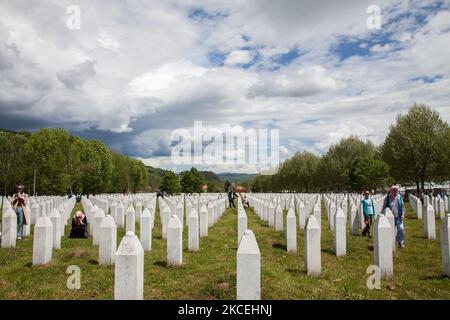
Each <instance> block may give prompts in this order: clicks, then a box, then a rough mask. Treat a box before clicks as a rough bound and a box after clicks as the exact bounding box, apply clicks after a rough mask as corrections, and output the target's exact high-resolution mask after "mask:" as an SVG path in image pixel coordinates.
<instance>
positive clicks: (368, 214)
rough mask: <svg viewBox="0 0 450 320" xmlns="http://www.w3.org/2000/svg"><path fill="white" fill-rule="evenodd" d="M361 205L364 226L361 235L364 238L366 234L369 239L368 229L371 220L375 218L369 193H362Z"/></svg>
mask: <svg viewBox="0 0 450 320" xmlns="http://www.w3.org/2000/svg"><path fill="white" fill-rule="evenodd" d="M361 203H362V206H363V215H364V223H365V224H366V226H365V227H364V230H363V232H362V235H363V236H365V235H366V234H367V236H368V237H369V238H371V237H372V236H371V235H370V228H371V226H372V223H373V218H374V217H375V205H374V203H373V200H372V199H371V198H370V192H369V191H364V199H362V200H361Z"/></svg>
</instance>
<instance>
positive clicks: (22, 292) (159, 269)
mask: <svg viewBox="0 0 450 320" xmlns="http://www.w3.org/2000/svg"><path fill="white" fill-rule="evenodd" d="M80 208H81V207H80V204H77V205H76V207H75V209H74V210H78V209H80ZM285 214H286V213H285ZM247 215H248V226H249V229H251V230H253V231H254V233H255V235H256V238H257V241H258V244H259V248H260V251H261V291H262V299H450V279H448V278H445V277H443V276H442V267H441V255H440V246H439V241H438V240H434V241H428V240H426V239H425V238H424V237H423V221H422V220H418V219H415V218H414V213H413V212H412V210H411V208H410V207H409V205H408V212H407V219H406V220H405V228H406V246H407V247H406V248H405V249H402V250H400V249H397V254H396V256H395V258H394V278H393V279H392V280H389V281H387V280H383V281H382V283H381V289H380V290H377V289H373V290H369V289H368V288H367V285H366V282H367V278H368V277H369V276H370V275H369V274H367V273H366V270H367V267H368V266H370V265H371V264H372V263H373V247H372V245H373V244H372V239H368V238H363V237H361V236H348V237H347V256H344V257H339V258H338V257H336V256H334V254H333V233H332V232H331V231H330V230H329V229H328V227H327V225H328V224H327V221H326V213H325V211H324V210H323V212H322V217H323V218H322V219H323V220H322V226H323V227H324V228H323V230H322V275H321V276H320V277H318V278H313V277H309V276H307V275H306V274H305V268H304V247H303V243H304V234H303V231H299V232H298V236H297V237H298V252H297V253H296V254H289V253H287V252H286V240H285V236H284V232H278V231H275V230H274V229H272V228H269V227H268V226H267V223H262V222H261V221H260V220H259V218H258V217H257V215H256V214H255V213H254V212H253V211H252V209H249V210H247ZM436 223H437V225H436V229H437V239H439V227H440V220H437V221H436ZM69 231H70V227H69V226H68V227H66V235H65V236H64V237H63V239H62V249H61V250H53V260H52V262H51V263H50V264H48V265H46V266H39V267H33V266H32V264H31V259H32V238H25V239H24V240H22V241H18V242H17V247H16V248H14V249H0V299H113V298H114V267H113V266H111V267H105V266H99V265H98V247H97V246H93V245H92V239H88V240H80V239H69V238H68V233H69ZM136 231H137V233H138V234H139V225H138V224H137V225H136ZM123 234H124V230H122V229H119V230H118V241H117V245H119V242H120V239H121V238H122V236H123ZM183 238H184V248H185V249H184V250H183V266H181V267H167V266H166V262H165V261H166V241H165V240H163V239H162V237H161V224H160V218H159V214H157V217H156V220H155V227H154V229H153V249H152V251H151V252H145V259H144V263H145V266H144V298H145V299H235V297H236V250H237V215H236V209H227V210H226V212H225V213H224V215H223V216H222V217H221V219H220V220H219V221H218V223H217V224H216V225H214V226H213V227H212V228H210V229H209V236H208V237H204V238H201V240H200V251H199V252H195V253H194V252H188V251H187V227H186V226H185V229H184V232H183ZM70 265H76V266H78V267H80V269H81V289H79V290H70V289H68V288H67V285H66V283H67V280H68V278H69V276H70V275H69V274H67V273H66V270H67V268H68V267H69V266H70Z"/></svg>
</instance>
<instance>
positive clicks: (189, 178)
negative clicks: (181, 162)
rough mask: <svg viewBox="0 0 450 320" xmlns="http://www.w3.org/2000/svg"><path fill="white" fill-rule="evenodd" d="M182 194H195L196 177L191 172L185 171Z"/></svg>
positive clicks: (182, 177) (181, 182)
mask: <svg viewBox="0 0 450 320" xmlns="http://www.w3.org/2000/svg"><path fill="white" fill-rule="evenodd" d="M180 186H181V192H184V193H194V192H195V191H194V177H193V175H192V172H191V171H183V172H182V173H181V180H180Z"/></svg>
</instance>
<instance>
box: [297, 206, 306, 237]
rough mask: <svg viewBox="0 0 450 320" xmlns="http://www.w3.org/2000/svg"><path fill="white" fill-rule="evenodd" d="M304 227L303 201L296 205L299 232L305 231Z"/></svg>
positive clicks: (304, 212)
mask: <svg viewBox="0 0 450 320" xmlns="http://www.w3.org/2000/svg"><path fill="white" fill-rule="evenodd" d="M305 225H306V208H305V204H304V203H303V201H300V203H299V205H298V227H299V228H300V230H305Z"/></svg>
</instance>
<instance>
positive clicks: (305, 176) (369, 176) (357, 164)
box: [252, 104, 450, 193]
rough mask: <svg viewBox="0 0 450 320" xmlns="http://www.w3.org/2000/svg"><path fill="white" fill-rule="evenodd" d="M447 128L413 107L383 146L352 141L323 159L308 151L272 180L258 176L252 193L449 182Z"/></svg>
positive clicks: (421, 187) (426, 111)
mask: <svg viewBox="0 0 450 320" xmlns="http://www.w3.org/2000/svg"><path fill="white" fill-rule="evenodd" d="M449 163H450V127H449V125H448V123H446V122H445V121H443V120H442V119H441V117H440V116H439V114H438V112H436V111H434V110H432V109H431V108H430V107H429V106H426V105H422V104H421V105H419V104H414V105H412V106H411V107H410V109H409V110H408V113H407V114H398V115H397V117H396V119H395V121H394V123H392V124H391V126H390V129H389V133H388V135H387V137H386V139H385V141H384V143H383V144H381V145H380V146H375V145H374V144H373V143H372V142H370V141H369V142H364V141H362V140H361V139H359V138H357V137H356V136H351V137H349V138H344V139H342V140H341V141H340V142H339V143H337V144H334V145H331V146H330V148H329V149H328V151H327V152H326V153H325V154H324V155H322V156H319V155H316V154H313V153H311V152H308V151H303V152H300V153H297V154H295V155H294V156H293V157H292V158H290V159H288V160H286V161H285V162H283V163H282V164H281V165H280V166H279V168H278V171H277V173H276V174H274V175H257V176H256V177H255V178H254V179H253V181H252V191H253V192H282V191H292V192H326V191H337V192H343V191H355V192H360V191H362V190H377V189H382V188H385V187H386V186H388V185H390V184H392V183H394V182H395V183H401V184H415V186H416V190H417V193H420V191H421V190H425V182H430V181H433V182H444V181H449V180H450V165H449Z"/></svg>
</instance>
